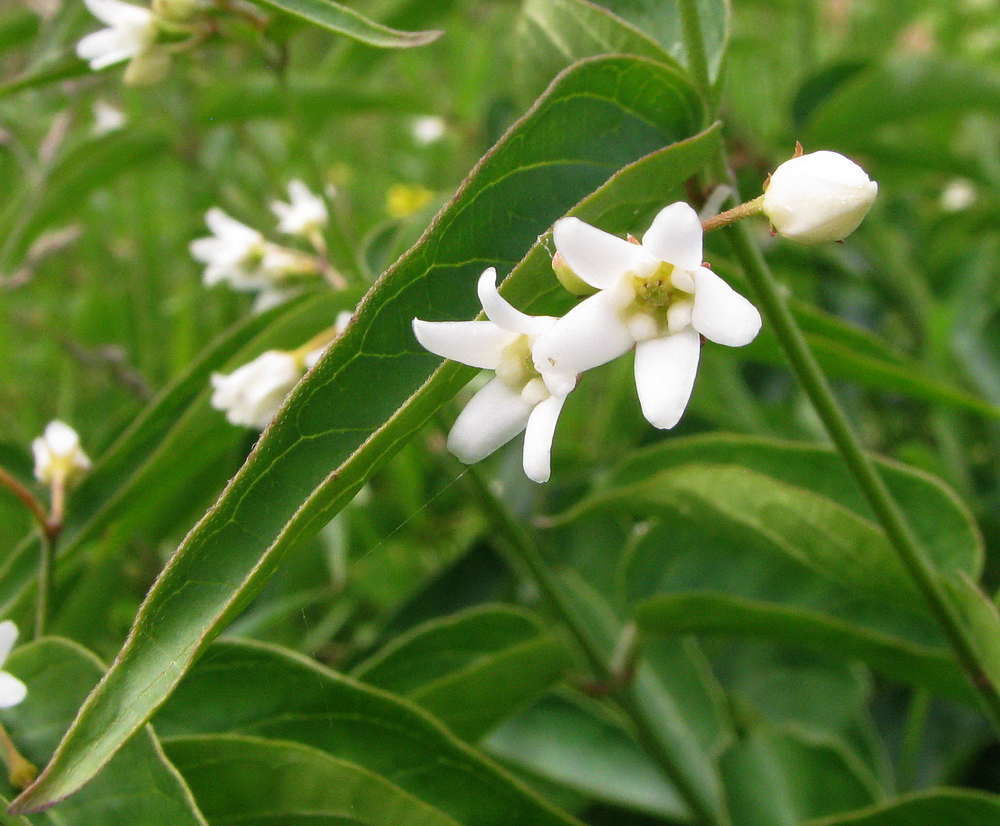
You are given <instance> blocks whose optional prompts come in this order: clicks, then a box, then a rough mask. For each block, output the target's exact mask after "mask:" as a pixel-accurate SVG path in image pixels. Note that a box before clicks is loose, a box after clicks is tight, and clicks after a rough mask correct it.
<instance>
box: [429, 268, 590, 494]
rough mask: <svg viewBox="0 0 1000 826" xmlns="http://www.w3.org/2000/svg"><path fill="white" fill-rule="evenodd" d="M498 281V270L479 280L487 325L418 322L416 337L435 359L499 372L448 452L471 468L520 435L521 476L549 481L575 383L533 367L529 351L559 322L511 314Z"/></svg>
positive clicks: (462, 419) (465, 414)
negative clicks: (554, 439)
mask: <svg viewBox="0 0 1000 826" xmlns="http://www.w3.org/2000/svg"><path fill="white" fill-rule="evenodd" d="M496 278H497V272H496V270H495V269H494V268H493V267H490V268H489V269H487V270H486V271H485V272H484V273H483V274H482V275H481V276H480V278H479V285H478V291H479V300H480V301H481V302H482V305H483V310H485V311H486V316H487V318H488V319H489V321H421V320H420V319H414V320H413V333H414V335H416V337H417V341H419V342H420V343H421V344H422V345H423V346H424V347H425V348H427V349H428V350H430V351H431V352H432V353H435V354H436V355H439V356H444V357H445V358H449V359H452V360H453V361H459V362H461V363H462V364H468V365H471V366H472V367H482V368H485V369H488V370H495V371H496V377H495V378H494V379H492V380H491V381H490V382H489V383H488V384H487V385H486V386H485V387H483V388H482V390H480V391H479V392H478V393H476V395H475V396H473V397H472V400H471V401H470V402H469V403H468V404H467V405H466V406H465V409H464V410H462V412H461V413H460V414H459V416H458V419H457V420H456V422H455V426H454V427H453V428H452V429H451V433H449V434H448V449H449V450H450V451H451V452H452V453H454V454H455V455H456V456H457V457H458V458H459V459H461V460H462V461H463V462H465V463H466V464H472V463H473V462H478V461H479V460H480V459H484V458H486V457H487V456H489V455H490V454H491V453H492V452H493V451H494V450H496V449H497V448H499V447H501V446H502V445H505V444H506V443H507V442H509V441H510V440H511V439H513V438H514V437H515V436H517V434H518V433H520V432H521V431H522V430H523V431H524V453H523V465H524V472H525V474H526V475H527V476H528V478H529V479H531V480H533V481H535V482H545V481H547V480H548V478H549V455H550V453H551V450H552V436H553V434H554V433H555V427H556V420H557V419H558V418H559V413H560V411H561V410H562V406H563V402H564V401H565V399H566V395H567V394H568V393H569V392H570V390H572V389H573V386H574V385H575V383H576V379H575V376H565V375H559V374H557V372H556V371H555V370H553V369H551V368H548V367H546V368H545V369H543V370H539V369H536V367H535V365H534V363H533V361H532V358H531V347H532V345H533V344H534V342H535V340H536V339H537V338H538V336H539V335H541V334H542V333H544V332H545V331H546V330H548V329H549V328H550V327H551V326H552V325H553V324H555V323H556V319H554V318H552V317H551V316H529V315H525V314H524V313H522V312H520V311H519V310H516V309H514V308H513V307H512V306H511V305H510V304H508V303H507V302H506V301H505V300H504V299H503V298H501V296H500V293H499V292H497V287H496Z"/></svg>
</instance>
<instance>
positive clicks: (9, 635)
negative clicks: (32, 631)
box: [0, 620, 17, 665]
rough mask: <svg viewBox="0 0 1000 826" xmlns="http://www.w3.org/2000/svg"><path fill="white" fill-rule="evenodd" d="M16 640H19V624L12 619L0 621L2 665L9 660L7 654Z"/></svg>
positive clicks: (0, 657) (0, 655)
mask: <svg viewBox="0 0 1000 826" xmlns="http://www.w3.org/2000/svg"><path fill="white" fill-rule="evenodd" d="M15 642H17V626H16V625H14V623H13V622H11V620H4V621H3V622H0V665H3V664H4V663H5V662H7V656H8V655H9V654H10V652H11V649H12V648H13V647H14V643H15Z"/></svg>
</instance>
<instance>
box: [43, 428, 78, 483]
mask: <svg viewBox="0 0 1000 826" xmlns="http://www.w3.org/2000/svg"><path fill="white" fill-rule="evenodd" d="M31 451H32V453H33V454H34V457H35V478H36V479H38V481H39V482H42V483H43V484H46V485H51V484H54V483H55V482H56V480H60V483H61V484H67V485H71V484H73V482H74V481H76V479H78V478H79V477H80V476H81V475H82V474H84V473H86V472H87V471H88V470H90V459H89V458H87V454H86V453H84V452H83V448H81V447H80V437H79V436H78V435H77V432H76V431H75V430H74V429H73V428H72V427H70V426H69V425H68V424H66V423H65V422H60V421H58V420H54V421H51V422H49V423H48V425H46V427H45V432H44V434H42V435H41V436H39V437H38V438H37V439H35V440H34V441H33V442H32V443H31Z"/></svg>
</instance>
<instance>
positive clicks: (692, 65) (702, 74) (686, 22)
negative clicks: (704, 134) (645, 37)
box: [680, 0, 715, 121]
mask: <svg viewBox="0 0 1000 826" xmlns="http://www.w3.org/2000/svg"><path fill="white" fill-rule="evenodd" d="M680 11H681V25H682V26H683V28H684V49H685V51H686V52H687V64H688V71H689V72H690V73H691V75H692V76H693V79H694V83H695V86H697V87H698V90H699V91H700V92H701V93H702V95H703V96H704V98H705V102H706V103H707V104H708V106H709V108H710V111H709V118H708V119H709V121H711V120H714V117H715V112H714V109H715V105H714V104H715V99H714V94H713V92H712V81H711V79H710V78H709V76H708V57H707V56H706V54H705V39H704V37H703V36H702V33H701V14H700V13H699V11H698V2H697V0H680Z"/></svg>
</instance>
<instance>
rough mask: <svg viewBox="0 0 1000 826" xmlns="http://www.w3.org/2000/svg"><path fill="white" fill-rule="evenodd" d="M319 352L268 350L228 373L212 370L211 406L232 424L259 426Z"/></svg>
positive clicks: (263, 426)
mask: <svg viewBox="0 0 1000 826" xmlns="http://www.w3.org/2000/svg"><path fill="white" fill-rule="evenodd" d="M320 352H322V351H320ZM319 354H320V353H319V352H318V353H315V357H313V356H314V354H313V353H310V354H309V355H308V356H303V355H300V354H298V353H295V352H287V351H285V350H268V351H267V352H266V353H262V354H261V355H259V356H257V358H255V359H254V360H253V361H251V362H248V363H247V364H244V365H243V366H242V367H238V368H237V369H236V370H234V371H233V372H232V373H230V374H228V375H223V374H222V373H214V374H213V375H212V387H213V388H214V389H215V392H214V393H212V407H214V408H216V409H217V410H224V411H226V418H227V419H228V420H229V421H230V422H231V423H232V424H235V425H245V426H247V427H256V428H258V429H263V428H265V427H266V426H267V423H268V422H269V421H271V419H273V418H274V414H275V413H277V412H278V408H279V407H281V403H282V402H283V401H284V400H285V396H287V395H288V392H289V391H290V390H291V389H292V388H293V387H294V386H295V384H296V382H298V380H299V379H301V378H302V375H303V374H304V373H305V371H306V367H307V366H311V363H315V360H316V358H318V357H319Z"/></svg>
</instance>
